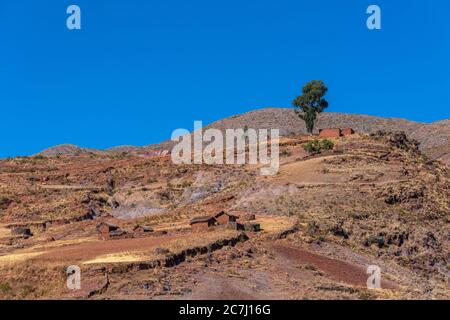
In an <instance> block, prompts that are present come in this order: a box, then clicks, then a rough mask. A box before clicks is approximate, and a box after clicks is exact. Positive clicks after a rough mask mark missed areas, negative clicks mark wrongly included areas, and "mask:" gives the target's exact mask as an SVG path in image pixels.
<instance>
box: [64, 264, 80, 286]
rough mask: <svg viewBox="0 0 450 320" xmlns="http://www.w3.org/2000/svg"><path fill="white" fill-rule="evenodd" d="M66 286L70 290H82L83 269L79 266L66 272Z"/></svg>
mask: <svg viewBox="0 0 450 320" xmlns="http://www.w3.org/2000/svg"><path fill="white" fill-rule="evenodd" d="M66 274H67V281H66V286H67V288H68V289H69V290H80V289H81V269H80V267H79V266H75V265H73V266H69V267H68V268H67V270H66Z"/></svg>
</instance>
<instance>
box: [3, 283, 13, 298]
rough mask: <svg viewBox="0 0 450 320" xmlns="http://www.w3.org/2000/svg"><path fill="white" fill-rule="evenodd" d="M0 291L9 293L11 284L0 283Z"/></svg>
mask: <svg viewBox="0 0 450 320" xmlns="http://www.w3.org/2000/svg"><path fill="white" fill-rule="evenodd" d="M0 292H1V294H2V295H9V294H10V293H11V292H12V288H11V285H10V284H9V283H8V282H2V283H0Z"/></svg>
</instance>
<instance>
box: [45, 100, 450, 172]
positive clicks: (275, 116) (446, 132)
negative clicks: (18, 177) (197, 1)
mask: <svg viewBox="0 0 450 320" xmlns="http://www.w3.org/2000/svg"><path fill="white" fill-rule="evenodd" d="M245 126H246V127H248V128H254V129H271V128H279V129H280V134H281V135H282V136H288V135H293V134H306V133H307V132H306V127H305V124H304V123H303V121H302V120H301V119H300V118H299V117H298V116H297V115H296V114H295V110H294V109H292V108H261V109H255V110H251V111H248V112H245V113H241V114H237V115H234V116H230V117H226V118H223V119H219V120H217V121H214V122H212V123H210V124H208V125H206V126H205V127H204V129H208V128H217V129H221V130H225V129H233V128H243V127H245ZM330 127H340V128H343V127H351V128H353V129H354V130H355V131H356V132H360V133H373V132H375V131H380V130H381V131H404V132H405V133H406V134H407V135H408V136H409V137H410V138H413V139H415V140H417V141H418V142H420V148H421V150H422V151H423V152H424V153H425V154H426V155H428V156H429V157H430V158H431V159H433V160H441V161H442V162H444V163H447V164H450V119H443V120H439V121H435V122H432V123H423V122H416V121H411V120H407V119H402V118H384V117H377V116H371V115H365V114H351V113H337V112H324V113H321V114H319V116H318V121H317V124H316V129H315V132H316V133H317V132H318V129H321V128H330ZM67 146H71V147H70V148H68V147H67ZM172 146H173V142H172V141H170V140H166V141H162V142H161V143H157V144H150V145H147V146H143V147H139V146H132V145H130V146H117V147H112V148H108V149H105V150H98V149H89V148H82V147H79V146H75V145H58V146H55V147H50V148H48V149H45V150H43V151H41V152H39V153H37V155H43V156H52V155H55V154H60V155H62V154H67V155H80V154H115V153H123V152H124V153H131V154H142V155H149V156H152V155H158V154H159V152H158V150H170V149H171V147H172Z"/></svg>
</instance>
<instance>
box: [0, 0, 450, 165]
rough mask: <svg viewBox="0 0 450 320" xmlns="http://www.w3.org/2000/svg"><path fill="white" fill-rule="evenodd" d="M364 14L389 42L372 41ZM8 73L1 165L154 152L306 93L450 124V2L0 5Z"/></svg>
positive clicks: (3, 81)
mask: <svg viewBox="0 0 450 320" xmlns="http://www.w3.org/2000/svg"><path fill="white" fill-rule="evenodd" d="M70 4H77V5H79V6H80V7H81V10H82V30H80V31H69V30H68V29H67V28H66V18H67V14H66V8H67V7H68V6H69V5H70ZM370 4H378V5H379V6H380V7H381V9H382V30H381V31H369V30H368V29H367V28H366V17H367V15H366V8H367V6H368V5H370ZM0 61H1V65H0V107H1V111H2V112H1V122H0V123H1V124H0V135H1V140H0V141H1V143H0V157H6V156H15V155H29V154H33V153H35V152H38V151H39V150H41V149H43V148H46V147H49V146H52V145H56V144H61V143H73V144H77V145H80V146H83V147H92V148H107V147H111V146H115V145H122V144H134V145H147V144H150V143H156V142H159V141H161V140H165V139H167V138H169V137H170V134H171V132H172V130H174V129H176V128H187V129H192V126H193V121H194V120H203V121H204V123H209V122H212V121H214V120H217V119H220V118H223V117H226V116H230V115H234V114H236V113H242V112H246V111H249V110H252V109H256V108H263V107H268V106H273V107H290V106H291V101H292V99H293V98H294V97H295V96H296V95H298V94H299V93H300V90H301V87H302V85H303V84H304V83H306V82H307V81H309V80H311V79H322V80H324V81H325V82H326V84H327V85H328V86H329V94H328V96H327V98H328V100H329V102H330V107H329V109H328V111H334V112H348V113H363V114H371V115H377V116H384V117H402V118H407V119H410V120H415V121H423V122H432V121H435V120H440V119H443V118H449V117H450V112H449V107H450V97H449V93H450V2H449V1H448V0H432V1H428V0H427V1H425V0H422V1H418V0H417V1H414V0H395V1H393V0H372V1H364V0H357V1H356V0H340V1H336V0H314V1H309V0H308V1H302V0H290V1H288V0H271V1H268V0H245V1H244V0H201V1H200V0H190V1H187V0H164V1H152V0H146V1H144V0H72V1H66V0H53V1H51V0H39V1H36V0H2V1H1V2H0Z"/></svg>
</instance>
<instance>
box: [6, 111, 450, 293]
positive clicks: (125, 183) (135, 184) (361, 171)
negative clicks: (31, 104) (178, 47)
mask: <svg viewBox="0 0 450 320" xmlns="http://www.w3.org/2000/svg"><path fill="white" fill-rule="evenodd" d="M260 112H263V114H267V112H269V113H268V114H269V115H270V110H269V111H268V110H265V111H260ZM272 115H273V113H272ZM324 116H325V119H322V120H321V121H322V122H323V121H327V118H326V117H328V116H329V115H324ZM349 117H351V116H349ZM256 118H257V119H262V118H264V121H265V122H267V121H269V119H265V117H263V116H261V115H260V114H259V113H257V117H256ZM363 118H365V117H363ZM242 119H244V121H245V123H247V125H249V123H250V121H259V120H252V119H254V117H250V118H249V115H248V114H247V115H243V116H239V117H235V118H233V119H231V120H224V121H225V122H226V123H223V126H225V125H230V123H235V124H239V125H241V124H242V123H243V122H241V121H242ZM365 119H366V121H369V120H367V119H368V118H365ZM291 120H292V119H291ZM276 121H283V120H280V119H278V120H276ZM292 121H294V120H292ZM328 121H331V120H328ZM341 121H344V120H341ZM370 121H371V122H376V120H375V119H371V120H370ZM392 121H394V120H392ZM382 122H383V121H382ZM255 124H256V122H255ZM294 124H295V123H292V126H294ZM332 124H333V125H336V123H335V122H333V123H332ZM444 124H445V123H444ZM287 125H288V126H289V125H290V124H289V123H288V124H287ZM374 125H375V124H374ZM376 125H377V126H381V125H382V124H380V123H377V124H376ZM407 125H410V126H414V125H416V124H414V123H408V122H406V121H405V126H407ZM384 126H386V124H384ZM356 129H357V128H356ZM377 129H386V127H377ZM310 140H311V137H309V136H290V137H287V138H282V140H281V143H280V146H281V149H280V154H281V158H280V162H281V163H280V170H279V173H278V174H277V175H275V176H260V175H259V168H258V167H257V166H256V167H255V166H249V165H244V166H229V165H224V166H208V165H195V166H190V165H175V164H173V163H172V161H171V160H170V157H168V156H159V157H152V158H146V157H142V156H139V155H132V154H123V153H119V154H115V155H114V156H110V155H106V156H104V155H99V156H95V157H92V156H91V155H90V154H80V155H67V156H64V157H29V158H16V159H5V160H0V278H1V288H3V289H2V290H0V298H16V299H17V298H22V299H23V298H28V299H42V298H69V299H70V298H83V299H89V298H91V299H97V298H100V299H123V298H127V299H169V298H170V299H217V298H220V299H330V298H338V299H400V298H406V299H436V298H438V299H448V297H449V296H450V292H449V289H448V281H449V276H450V275H449V269H448V260H447V259H448V250H447V248H448V247H449V238H448V234H449V232H450V230H449V221H448V213H449V212H450V202H449V199H450V197H449V195H450V189H449V186H450V172H449V169H448V167H446V166H445V165H443V164H440V163H439V162H430V161H427V160H426V159H424V157H423V155H422V154H421V152H420V151H419V150H417V148H416V146H415V144H414V143H413V142H411V141H409V140H408V139H407V138H406V137H405V136H403V135H401V134H383V133H377V134H374V135H370V136H366V135H358V134H356V135H353V136H350V137H343V138H338V139H335V140H333V142H334V148H333V149H332V150H329V151H324V152H322V153H308V152H306V151H305V150H304V148H303V147H304V145H305V144H306V143H308V141H310ZM221 210H225V211H226V212H228V213H232V214H234V215H236V216H237V217H238V218H239V219H240V220H239V221H241V219H244V218H245V217H246V216H248V215H249V214H254V215H255V219H256V220H254V223H257V224H258V225H260V228H261V229H262V230H261V231H259V232H254V231H251V230H242V231H238V230H231V229H227V227H225V226H220V225H219V226H214V227H210V228H207V229H204V230H202V229H200V230H195V229H193V228H192V227H191V226H190V225H189V222H190V220H191V219H192V218H194V217H197V216H204V215H212V214H215V213H217V212H219V211H221ZM245 219H246V218H245ZM101 222H107V223H110V224H112V225H116V226H118V227H119V228H120V232H122V233H120V232H116V233H115V234H119V235H121V234H123V235H124V236H123V237H122V238H119V239H111V240H103V239H100V238H98V231H97V229H96V228H97V226H98V225H99V223H101ZM136 226H146V228H147V229H148V230H151V232H149V233H148V235H143V234H139V233H136V232H135V231H134V230H136V229H135V228H136ZM24 228H30V232H29V233H28V234H21V233H20V231H21V230H23V229H24ZM73 264H76V265H79V266H80V267H81V268H82V270H83V280H82V281H83V284H84V285H83V289H82V290H80V291H75V292H71V291H68V290H67V289H66V288H65V278H64V277H65V274H64V272H62V270H64V268H65V267H66V266H68V265H73ZM369 265H377V266H379V267H380V268H381V270H382V288H383V290H368V289H367V287H366V279H367V274H366V268H367V266H369Z"/></svg>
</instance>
